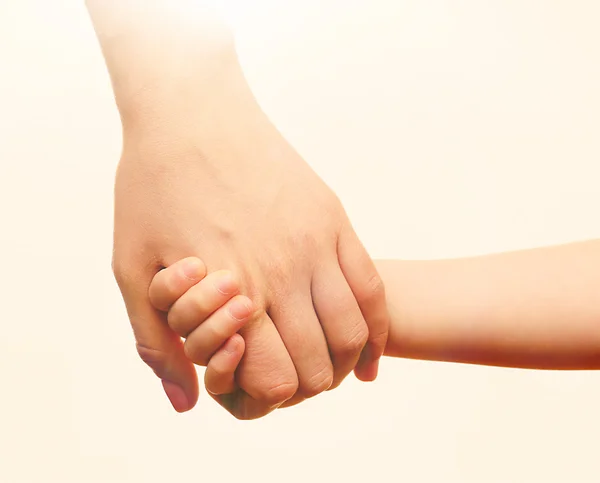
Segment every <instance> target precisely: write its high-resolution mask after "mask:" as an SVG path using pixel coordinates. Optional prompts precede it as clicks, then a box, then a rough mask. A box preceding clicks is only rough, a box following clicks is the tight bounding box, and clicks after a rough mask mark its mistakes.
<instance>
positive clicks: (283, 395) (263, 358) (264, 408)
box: [212, 310, 298, 420]
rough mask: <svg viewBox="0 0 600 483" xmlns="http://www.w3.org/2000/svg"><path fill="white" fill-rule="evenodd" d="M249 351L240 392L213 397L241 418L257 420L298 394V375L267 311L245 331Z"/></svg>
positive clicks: (239, 373) (239, 379) (240, 376)
mask: <svg viewBox="0 0 600 483" xmlns="http://www.w3.org/2000/svg"><path fill="white" fill-rule="evenodd" d="M240 334H241V335H242V337H243V338H244V342H245V344H246V350H245V352H244V357H243V358H242V361H241V362H240V365H239V367H238V370H237V372H236V376H237V377H236V380H237V383H238V386H239V389H238V390H237V391H234V392H233V393H229V394H223V395H212V396H213V398H214V399H215V400H217V401H218V402H219V404H221V405H222V406H223V407H224V408H225V409H227V410H228V411H229V412H230V413H231V414H232V415H233V416H235V417H236V418H238V419H244V420H248V419H256V418H260V417H262V416H265V415H266V414H268V413H270V412H271V411H273V410H274V409H275V408H277V407H279V406H281V405H282V404H283V403H284V402H285V401H287V400H288V399H290V398H291V397H293V396H294V394H296V392H297V390H298V376H297V374H296V369H295V367H294V364H293V363H292V360H291V358H290V356H289V354H288V352H287V350H286V347H285V345H284V344H283V341H282V340H281V337H280V336H279V333H278V332H277V329H276V328H275V325H274V324H273V321H272V320H271V319H270V318H269V316H268V315H267V314H266V312H265V311H264V310H262V311H260V312H257V313H256V315H255V319H254V320H253V321H252V322H251V323H248V324H247V325H246V326H245V327H243V328H242V330H241V331H240Z"/></svg>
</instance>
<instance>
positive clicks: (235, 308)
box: [228, 299, 252, 320]
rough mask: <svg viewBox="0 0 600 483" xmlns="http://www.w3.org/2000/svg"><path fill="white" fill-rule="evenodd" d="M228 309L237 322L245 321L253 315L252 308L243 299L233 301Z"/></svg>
mask: <svg viewBox="0 0 600 483" xmlns="http://www.w3.org/2000/svg"><path fill="white" fill-rule="evenodd" d="M228 309H229V313H230V314H231V316H232V317H233V318H234V319H237V320H243V319H245V318H246V317H248V316H249V315H250V314H251V313H252V308H251V307H249V305H248V303H247V302H245V301H244V300H243V299H236V300H232V301H231V303H230V304H229V305H228Z"/></svg>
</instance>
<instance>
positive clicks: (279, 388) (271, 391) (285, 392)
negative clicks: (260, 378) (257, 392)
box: [260, 381, 298, 406]
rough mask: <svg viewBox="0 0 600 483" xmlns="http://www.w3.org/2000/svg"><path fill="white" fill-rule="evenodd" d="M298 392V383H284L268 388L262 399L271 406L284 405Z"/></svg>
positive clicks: (264, 391) (263, 392)
mask: <svg viewBox="0 0 600 483" xmlns="http://www.w3.org/2000/svg"><path fill="white" fill-rule="evenodd" d="M297 391H298V383H297V382H295V381H282V382H279V383H276V384H273V385H271V386H268V387H266V388H265V389H264V390H263V391H262V394H261V396H260V399H261V400H262V401H264V402H265V404H268V405H269V406H275V405H278V404H282V403H284V402H285V401H287V400H288V399H290V398H292V397H293V396H294V394H296V392H297Z"/></svg>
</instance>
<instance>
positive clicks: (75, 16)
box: [0, 0, 600, 483]
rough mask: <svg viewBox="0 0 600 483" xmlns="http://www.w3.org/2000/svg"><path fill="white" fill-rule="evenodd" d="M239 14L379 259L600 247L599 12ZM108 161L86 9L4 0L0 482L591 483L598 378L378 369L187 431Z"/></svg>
mask: <svg viewBox="0 0 600 483" xmlns="http://www.w3.org/2000/svg"><path fill="white" fill-rule="evenodd" d="M224 3H225V6H224V12H225V14H226V15H227V16H228V17H229V21H230V23H231V25H232V26H233V27H234V28H235V29H236V34H237V36H238V42H239V51H240V56H241V58H242V61H243V64H244V66H245V69H246V72H247V75H248V77H249V79H250V82H251V83H252V85H253V87H254V88H255V91H256V94H257V96H258V97H259V100H260V102H261V103H262V104H263V106H264V108H265V109H266V111H267V112H268V113H269V114H270V115H271V116H272V118H273V119H274V121H275V122H276V124H277V125H278V126H279V127H280V129H281V130H282V131H283V132H284V134H285V135H286V136H287V137H288V138H289V139H290V140H291V141H292V143H293V144H294V145H295V146H296V147H297V148H298V150H299V151H300V152H301V153H302V154H303V155H304V156H305V157H306V158H307V160H308V161H309V162H310V163H311V164H312V165H313V166H314V168H315V169H316V170H317V171H318V172H319V173H320V174H321V175H322V176H323V177H324V178H325V179H326V180H327V181H328V182H329V183H330V185H331V186H332V187H333V188H334V189H335V190H336V192H337V193H338V194H339V195H340V197H341V198H342V200H343V201H344V203H345V205H346V207H347V209H348V212H349V214H350V217H351V219H352V220H353V221H354V223H355V225H356V228H357V230H358V232H359V234H360V235H361V237H362V239H363V241H364V242H365V244H366V245H367V247H368V249H369V250H370V251H371V253H372V255H373V256H374V257H406V258H420V257H446V256H459V255H468V254H475V253H485V252H490V251H497V250H505V249H513V248H519V247H530V246H536V245H543V244H548V243H555V242H563V241H569V240H576V239H581V238H590V237H598V236H600V215H599V213H598V211H599V207H600V190H599V187H598V186H599V183H600V141H599V132H600V89H599V88H598V86H600V62H599V59H600V29H598V19H599V18H600V3H599V2H596V1H594V0H589V1H583V0H581V1H566V0H563V1H559V0H546V1H543V0H539V1H533V0H526V1H524V0H511V1H508V0H507V1H485V2H484V1H480V0H470V1H457V0H446V1H442V0H432V1H425V0H374V1H367V0H363V1H349V0H319V1H317V0H310V1H309V0H303V1H301V2H300V1H295V2H293V1H286V2H284V1H281V0H278V1H266V0H254V1H250V0H244V1H242V0H238V1H237V2H234V1H225V2H224ZM119 151H120V126H119V120H118V116H117V112H116V110H115V107H114V105H113V101H112V98H111V91H110V86H109V81H108V77H107V74H106V72H105V69H104V65H103V61H102V58H101V55H100V52H99V49H98V47H97V44H96V41H95V37H94V34H93V31H92V28H91V25H90V23H89V21H88V18H87V15H86V12H85V9H84V6H83V2H81V1H76V0H72V1H62V2H61V1H58V0H54V1H46V0H37V1H36V0H0V221H1V227H0V249H1V255H2V277H1V278H0V294H1V296H0V299H1V301H2V318H1V319H0V320H1V322H0V324H1V328H2V330H1V331H0V388H1V389H0V482H2V483H4V482H6V483H13V482H15V483H16V482H36V483H38V482H40V483H42V482H43V483H46V482H81V483H86V482H128V483H129V482H143V483H153V482H178V481H181V482H186V483H187V482H191V481H194V482H196V481H197V482H202V481H226V482H234V481H243V482H255V481H256V482H279V481H286V482H305V481H312V482H371V481H375V482H376V481H394V482H395V481H398V482H411V483H412V482H488V481H489V482H554V481H560V482H569V483H574V482H598V481H600V462H599V461H598V434H599V433H600V373H598V374H594V373H573V374H559V373H542V372H527V371H515V370H502V369H489V368H478V367H463V366H459V365H444V364H436V363H427V362H409V361H401V360H389V361H386V362H385V363H384V364H383V367H382V370H381V377H380V378H379V380H378V382H377V383H375V384H373V385H367V384H359V383H357V382H356V381H354V380H349V381H348V382H347V383H346V384H344V385H343V386H342V387H341V388H340V389H338V390H336V391H334V392H332V393H329V394H326V395H323V396H319V397H318V398H316V399H314V400H312V401H310V402H308V403H306V404H303V405H301V406H299V407H297V408H294V409H291V410H286V411H281V412H278V413H277V414H274V415H272V416H270V417H268V418H266V419H264V420H260V421H256V422H250V423H240V422H238V421H236V420H234V419H232V418H231V417H230V416H229V415H227V414H226V413H225V412H224V411H223V410H222V409H220V408H219V407H218V406H217V405H216V404H215V403H213V402H212V400H210V398H208V397H207V396H206V394H203V395H202V397H201V400H200V404H199V406H198V408H197V410H195V411H193V412H192V413H190V414H188V415H184V416H179V415H176V414H175V413H174V412H173V411H172V409H171V408H170V406H169V403H168V401H167V399H166V397H164V395H163V394H162V393H161V387H160V384H159V382H158V381H157V380H156V379H155V377H154V375H153V374H152V373H151V372H150V371H149V370H148V369H147V368H146V367H145V366H143V364H142V363H141V362H140V361H139V360H138V359H137V356H136V353H135V350H134V345H133V338H132V336H131V334H130V329H129V326H128V322H127V318H126V314H125V311H124V308H123V305H122V302H121V298H120V296H119V293H118V291H117V288H116V285H115V283H114V282H113V279H112V275H111V273H110V252H111V230H112V180H113V172H114V169H115V163H116V161H117V158H118V156H119ZM599 290H600V288H599Z"/></svg>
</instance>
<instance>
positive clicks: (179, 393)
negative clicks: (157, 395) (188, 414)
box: [162, 380, 190, 413]
mask: <svg viewBox="0 0 600 483" xmlns="http://www.w3.org/2000/svg"><path fill="white" fill-rule="evenodd" d="M162 385H163V388H164V390H165V392H166V393H167V397H168V398H169V401H171V405H172V406H173V409H175V411H177V412H178V413H183V412H185V411H187V410H188V409H189V408H190V403H189V401H188V398H187V396H186V395H185V392H184V391H183V389H182V388H181V387H180V386H178V385H177V384H174V383H172V382H170V381H164V380H163V381H162Z"/></svg>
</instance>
